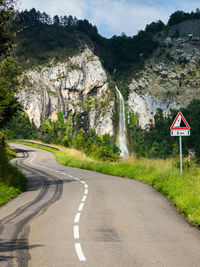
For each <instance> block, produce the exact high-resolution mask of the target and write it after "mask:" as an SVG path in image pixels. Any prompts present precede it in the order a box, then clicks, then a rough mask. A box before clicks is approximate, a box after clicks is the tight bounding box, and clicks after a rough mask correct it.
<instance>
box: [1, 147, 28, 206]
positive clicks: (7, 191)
mask: <svg viewBox="0 0 200 267" xmlns="http://www.w3.org/2000/svg"><path fill="white" fill-rule="evenodd" d="M15 156H16V153H15V152H14V151H12V150H10V149H3V148H2V146H0V206H2V205H3V204H5V203H7V202H8V201H10V200H11V199H13V198H15V197H17V196H18V195H19V194H20V193H21V192H24V191H25V190H26V186H27V180H26V177H25V176H24V174H23V173H22V172H21V171H20V170H19V169H18V168H17V167H16V166H13V165H12V164H10V163H9V160H11V159H13V158H14V157H15Z"/></svg>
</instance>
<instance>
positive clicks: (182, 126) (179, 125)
mask: <svg viewBox="0 0 200 267" xmlns="http://www.w3.org/2000/svg"><path fill="white" fill-rule="evenodd" d="M170 129H171V130H172V131H173V130H190V126H189V124H188V123H187V121H186V119H185V118H184V116H183V114H182V113H181V112H179V113H178V114H177V116H176V118H175V120H174V122H173V123H172V126H171V128H170Z"/></svg>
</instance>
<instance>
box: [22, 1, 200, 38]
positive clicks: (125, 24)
mask: <svg viewBox="0 0 200 267" xmlns="http://www.w3.org/2000/svg"><path fill="white" fill-rule="evenodd" d="M19 1H20V2H19V4H18V5H19V9H20V10H24V9H28V10H29V9H31V8H33V7H34V8H36V9H37V10H39V11H41V12H46V13H47V14H49V15H51V16H54V15H59V16H64V15H67V16H69V15H72V16H76V17H77V18H78V19H87V20H89V22H90V23H92V24H93V25H96V26H97V28H98V31H99V33H100V34H101V35H102V36H104V37H107V38H110V37H112V36H113V35H121V33H122V32H123V33H125V34H126V35H128V36H133V35H135V34H137V33H138V31H139V30H144V29H145V26H146V25H147V24H150V23H151V22H153V21H155V22H156V21H158V20H162V21H163V22H164V23H166V22H167V21H168V19H169V16H170V15H171V14H172V13H173V12H175V11H177V10H182V11H184V12H191V11H195V10H196V8H199V9H200V0H19Z"/></svg>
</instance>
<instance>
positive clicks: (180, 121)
mask: <svg viewBox="0 0 200 267" xmlns="http://www.w3.org/2000/svg"><path fill="white" fill-rule="evenodd" d="M170 129H171V136H179V150H180V173H181V175H182V173H183V161H182V154H183V153H182V136H189V135H190V126H189V124H188V123H187V121H186V119H185V118H184V117H183V114H182V113H181V112H179V113H178V114H177V116H176V118H175V120H174V122H173V124H172V126H171V128H170Z"/></svg>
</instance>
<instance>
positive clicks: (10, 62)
mask: <svg viewBox="0 0 200 267" xmlns="http://www.w3.org/2000/svg"><path fill="white" fill-rule="evenodd" d="M20 74H21V68H20V67H18V65H17V63H16V61H15V60H14V59H13V58H11V57H7V58H6V59H4V60H3V61H2V62H1V64H0V128H2V127H3V126H4V125H5V123H7V122H8V121H10V120H11V118H12V117H13V116H14V115H15V114H16V113H17V112H18V111H19V110H22V106H21V105H20V104H19V103H18V100H17V97H16V93H17V92H18V91H19V80H18V76H19V75H20Z"/></svg>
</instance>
